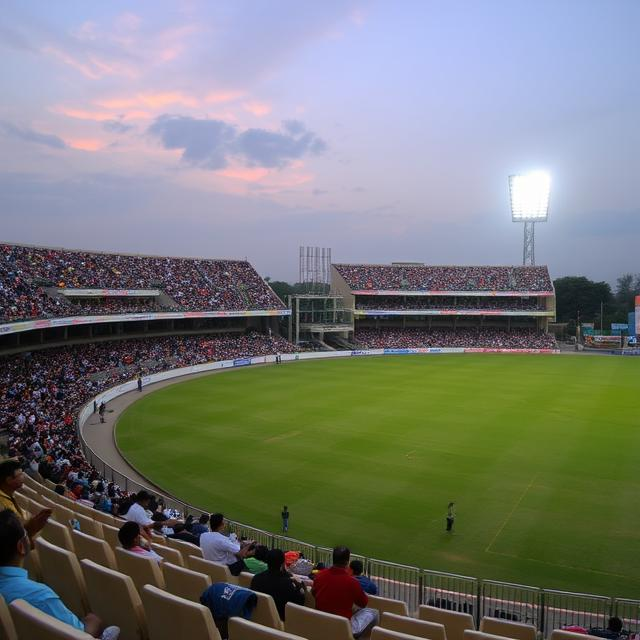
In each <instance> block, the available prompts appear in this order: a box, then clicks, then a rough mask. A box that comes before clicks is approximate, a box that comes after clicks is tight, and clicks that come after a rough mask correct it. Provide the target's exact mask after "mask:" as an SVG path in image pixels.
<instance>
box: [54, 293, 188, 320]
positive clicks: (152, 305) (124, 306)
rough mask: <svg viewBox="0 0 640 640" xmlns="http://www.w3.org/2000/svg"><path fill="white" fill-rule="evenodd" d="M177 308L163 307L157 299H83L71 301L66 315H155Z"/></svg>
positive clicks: (111, 297)
mask: <svg viewBox="0 0 640 640" xmlns="http://www.w3.org/2000/svg"><path fill="white" fill-rule="evenodd" d="M177 310H178V308H176V307H163V306H162V305H160V304H158V301H157V299H156V298H129V297H119V296H110V297H108V298H82V299H80V300H78V301H75V300H74V301H73V302H72V301H69V306H68V307H67V309H66V311H65V312H66V313H68V314H69V315H70V316H94V315H104V314H108V315H111V314H119V313H155V312H160V311H177Z"/></svg>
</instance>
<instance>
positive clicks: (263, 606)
mask: <svg viewBox="0 0 640 640" xmlns="http://www.w3.org/2000/svg"><path fill="white" fill-rule="evenodd" d="M254 593H255V594H256V596H258V603H257V604H256V608H255V609H254V610H253V613H252V614H251V621H252V622H255V623H257V624H261V625H264V626H265V627H271V628H272V629H278V630H280V631H282V630H283V629H284V624H283V622H282V620H280V614H279V613H278V609H276V603H275V602H274V600H273V598H272V597H271V596H270V595H269V594H268V593H260V592H258V591H254Z"/></svg>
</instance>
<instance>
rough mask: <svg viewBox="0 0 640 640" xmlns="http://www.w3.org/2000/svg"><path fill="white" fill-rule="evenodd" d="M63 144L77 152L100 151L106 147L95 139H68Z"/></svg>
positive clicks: (101, 141) (102, 142)
mask: <svg viewBox="0 0 640 640" xmlns="http://www.w3.org/2000/svg"><path fill="white" fill-rule="evenodd" d="M65 142H66V143H67V144H68V145H69V146H70V147H71V148H72V149H78V150H79V151H100V149H103V148H104V147H105V145H106V143H105V142H104V141H103V140H98V139H97V138H68V139H67V140H65Z"/></svg>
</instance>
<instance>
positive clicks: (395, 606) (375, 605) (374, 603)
mask: <svg viewBox="0 0 640 640" xmlns="http://www.w3.org/2000/svg"><path fill="white" fill-rule="evenodd" d="M367 597H368V598H369V603H368V604H367V607H370V608H371V609H377V610H378V611H379V612H380V615H382V614H383V613H395V614H396V615H398V616H408V615H409V608H408V607H407V603H406V602H405V601H404V600H392V599H391V598H383V597H381V596H370V595H368V594H367Z"/></svg>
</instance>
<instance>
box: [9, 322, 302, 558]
mask: <svg viewBox="0 0 640 640" xmlns="http://www.w3.org/2000/svg"><path fill="white" fill-rule="evenodd" d="M290 349H291V346H290V345H289V343H288V342H286V341H285V340H284V339H283V338H280V337H279V336H272V337H268V336H264V335H261V334H258V333H249V334H247V335H240V336H235V335H211V336H170V337H163V338H145V339H136V340H127V341H120V342H103V343H95V344H84V345H74V346H66V347H62V348H58V349H49V350H45V351H37V352H33V353H31V354H30V356H29V357H28V358H25V357H23V356H22V355H17V356H5V357H0V364H1V365H2V366H1V373H0V428H3V429H6V431H7V432H8V434H9V441H8V448H9V455H11V456H23V457H24V458H25V459H26V460H28V461H29V463H30V470H31V471H32V472H34V473H35V472H38V473H40V475H41V476H42V477H43V478H44V479H47V480H51V481H52V482H54V483H55V484H57V483H60V482H63V483H64V482H66V484H67V487H68V489H71V488H72V487H73V486H76V485H80V486H81V491H82V492H81V495H82V496H83V497H84V499H85V500H88V504H91V505H94V506H95V505H99V507H100V509H101V510H104V511H107V512H111V511H113V512H115V513H117V509H118V507H119V506H121V504H120V503H121V502H123V501H124V500H125V498H126V493H125V492H124V491H123V490H121V488H120V487H118V486H117V485H116V484H114V483H113V482H106V481H104V480H103V479H102V478H101V477H100V475H99V474H98V473H97V471H96V470H95V469H93V468H92V467H91V466H90V465H89V464H88V462H87V461H86V460H85V459H84V457H83V456H82V453H81V451H80V446H79V442H78V438H77V435H76V432H75V427H74V416H75V414H76V413H77V411H78V410H79V408H80V406H81V405H82V404H84V403H85V402H87V401H88V400H89V399H90V398H92V397H93V396H95V395H96V394H97V393H99V392H100V391H102V390H104V389H107V388H109V387H111V386H113V385H114V384H117V383H118V382H120V381H122V380H128V379H131V378H133V377H135V375H136V374H135V373H134V372H136V371H138V370H139V369H140V368H141V367H142V366H143V365H142V364H141V363H144V372H145V373H150V372H154V371H162V370H166V369H173V368H177V367H182V366H186V365H190V364H198V363H203V362H208V361H210V360H227V359H233V358H242V357H247V356H252V355H260V354H263V355H266V354H269V353H274V352H276V351H283V352H284V351H288V350H290ZM45 451H46V452H47V455H46V456H44V452H45ZM76 500H77V498H76ZM45 506H46V499H45ZM51 506H52V508H54V509H55V510H56V511H57V512H59V513H58V515H59V516H60V521H61V522H64V521H66V519H69V518H71V517H72V514H71V512H70V511H68V507H65V506H64V505H62V504H53V505H51ZM65 509H67V511H65ZM125 512H126V510H124V509H123V513H125ZM78 517H79V518H80V519H81V518H82V517H86V512H85V513H84V514H82V513H81V514H79V516H78ZM93 526H94V527H95V526H99V525H98V523H95V525H93ZM87 532H88V533H91V534H92V535H95V529H94V530H93V532H91V531H87ZM65 533H66V535H67V536H68V535H69V534H68V532H65ZM59 535H60V536H64V535H65V534H62V533H61V534H59ZM56 541H57V544H61V545H62V544H63V541H62V540H61V539H60V538H56ZM176 542H178V541H176ZM67 544H70V543H67V542H64V545H63V546H65V548H66V545H67ZM182 544H185V543H182Z"/></svg>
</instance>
